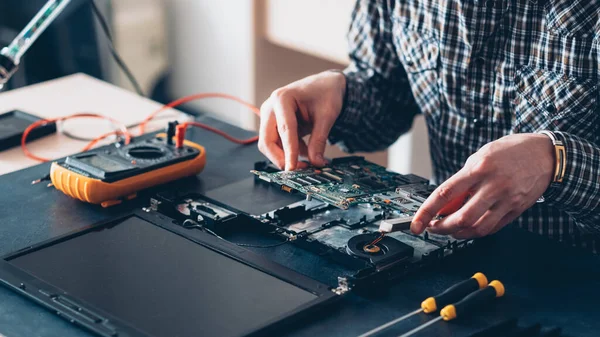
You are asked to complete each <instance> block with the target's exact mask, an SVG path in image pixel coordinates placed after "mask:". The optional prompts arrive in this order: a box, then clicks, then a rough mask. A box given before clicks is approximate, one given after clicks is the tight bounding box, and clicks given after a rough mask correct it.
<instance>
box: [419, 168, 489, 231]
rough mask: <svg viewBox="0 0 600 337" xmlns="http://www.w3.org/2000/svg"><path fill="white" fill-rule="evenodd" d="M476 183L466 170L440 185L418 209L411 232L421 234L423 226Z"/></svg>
mask: <svg viewBox="0 0 600 337" xmlns="http://www.w3.org/2000/svg"><path fill="white" fill-rule="evenodd" d="M476 183H477V181H476V179H475V178H473V177H472V176H470V175H469V174H467V173H466V170H460V171H458V173H456V174H455V175H453V176H452V177H450V179H448V180H447V181H445V182H444V183H442V184H441V185H440V186H439V187H438V188H436V189H435V191H433V193H432V194H431V195H430V196H429V198H427V200H425V202H424V203H423V205H421V207H419V210H418V211H417V214H416V215H415V218H414V220H413V221H412V224H411V227H410V229H411V231H412V232H413V233H415V234H421V233H422V232H423V230H424V229H425V226H427V224H429V222H431V220H432V219H433V218H435V217H436V216H437V214H438V212H439V211H440V210H441V209H442V208H443V207H444V206H445V205H446V204H448V203H450V202H452V201H453V200H454V199H455V198H456V197H458V196H460V195H462V194H464V193H465V192H467V191H469V190H470V189H471V188H472V187H473V186H474V185H475V184H476Z"/></svg>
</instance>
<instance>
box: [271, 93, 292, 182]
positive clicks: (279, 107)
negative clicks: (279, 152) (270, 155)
mask: <svg viewBox="0 0 600 337" xmlns="http://www.w3.org/2000/svg"><path fill="white" fill-rule="evenodd" d="M273 111H274V112H275V116H276V119H277V131H278V133H279V138H280V139H281V143H282V145H283V153H284V158H285V170H286V171H291V170H294V169H296V165H297V163H298V121H297V120H296V105H295V103H294V101H293V100H290V99H286V98H285V97H279V99H278V100H276V101H275V102H274V104H273Z"/></svg>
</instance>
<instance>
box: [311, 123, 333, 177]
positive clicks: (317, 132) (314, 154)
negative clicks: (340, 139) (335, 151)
mask: <svg viewBox="0 0 600 337" xmlns="http://www.w3.org/2000/svg"><path fill="white" fill-rule="evenodd" d="M332 126H333V125H332V123H328V122H324V121H321V122H317V123H315V125H314V126H313V130H312V133H311V135H310V140H309V141H308V159H309V160H310V162H311V163H312V164H313V165H316V166H324V165H327V161H326V160H325V158H324V157H323V154H324V153H325V146H326V145H327V136H328V135H329V131H331V127H332Z"/></svg>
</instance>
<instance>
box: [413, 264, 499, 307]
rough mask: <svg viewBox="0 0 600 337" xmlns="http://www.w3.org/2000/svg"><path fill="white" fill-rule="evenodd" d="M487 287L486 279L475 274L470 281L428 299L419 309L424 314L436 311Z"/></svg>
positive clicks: (460, 283)
mask: <svg viewBox="0 0 600 337" xmlns="http://www.w3.org/2000/svg"><path fill="white" fill-rule="evenodd" d="M487 285H488V280H487V277H485V275H484V274H483V273H476V274H475V275H473V276H472V277H471V278H470V279H467V280H464V281H462V282H459V283H457V284H455V285H453V286H452V287H450V288H448V289H446V291H444V292H443V293H441V294H439V295H437V296H433V297H429V298H427V299H426V300H425V301H423V303H421V309H423V312H424V313H426V314H429V313H432V312H434V311H437V309H438V308H443V307H444V306H446V305H448V304H451V303H454V302H456V301H459V300H460V299H461V298H463V297H465V296H467V295H468V294H470V293H472V292H474V291H476V290H478V289H483V288H485V287H486V286H487Z"/></svg>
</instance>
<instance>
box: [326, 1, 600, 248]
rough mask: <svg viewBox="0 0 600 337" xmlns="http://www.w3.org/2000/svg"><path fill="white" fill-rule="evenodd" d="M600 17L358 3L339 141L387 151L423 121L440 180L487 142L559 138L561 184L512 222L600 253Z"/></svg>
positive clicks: (541, 5) (549, 8)
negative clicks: (418, 118) (527, 136)
mask: <svg viewBox="0 0 600 337" xmlns="http://www.w3.org/2000/svg"><path fill="white" fill-rule="evenodd" d="M599 13H600V0H546V1H544V0H529V1H527V0H463V1H459V0H398V1H395V0H359V1H357V4H356V6H355V8H354V11H353V14H352V23H351V26H350V30H349V34H348V37H349V39H348V42H349V47H350V57H351V61H352V62H351V64H350V65H349V66H348V67H347V68H346V69H345V70H344V73H345V75H346V78H347V89H346V97H345V99H344V107H343V108H342V112H341V114H340V116H339V118H338V120H337V122H336V124H335V125H334V127H333V129H332V132H331V134H330V142H332V143H337V144H338V145H340V146H341V147H342V148H343V149H345V150H346V151H348V152H355V151H374V150H380V149H384V148H386V147H388V146H389V145H391V144H392V143H393V142H394V141H396V140H397V139H398V137H399V136H400V135H401V134H403V133H405V132H406V131H408V130H409V129H410V127H411V125H412V121H413V118H414V117H415V115H417V114H423V115H424V117H425V120H426V123H427V128H428V132H429V142H430V149H431V158H432V162H433V171H434V173H433V177H432V181H433V182H434V183H440V182H442V181H444V180H446V179H447V178H449V177H450V176H451V175H453V174H454V173H456V172H457V171H458V170H460V169H461V168H462V166H463V164H464V163H465V161H466V160H467V158H468V157H469V156H470V155H471V154H473V153H474V152H476V151H477V150H478V149H479V148H480V147H482V146H483V145H485V144H486V143H488V142H491V141H493V140H496V139H498V138H500V137H502V136H505V135H509V134H513V133H528V132H529V133H531V132H536V131H539V130H548V131H552V132H554V134H555V135H556V137H557V138H558V139H560V140H562V141H563V142H564V144H565V145H566V151H567V167H566V174H565V178H564V181H563V183H562V184H561V185H560V186H558V187H550V188H549V189H548V190H547V191H546V192H545V194H544V197H545V200H546V201H545V202H544V203H538V204H536V205H534V206H533V207H532V208H530V209H529V210H527V211H526V212H525V213H524V214H522V215H521V216H520V217H519V219H517V220H516V221H515V223H516V224H518V225H519V226H521V227H523V228H526V229H529V230H530V231H532V232H536V233H539V234H542V235H547V236H550V237H553V238H556V239H559V240H563V241H566V242H568V243H569V244H573V245H577V246H584V247H588V248H591V249H592V250H594V251H600V126H599V125H600V116H599V110H600V108H599V107H598V103H597V100H598V98H599V97H600V95H599V90H598V81H599V80H598V79H599V76H600V67H599V65H600V19H599ZM549 141H550V140H549Z"/></svg>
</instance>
